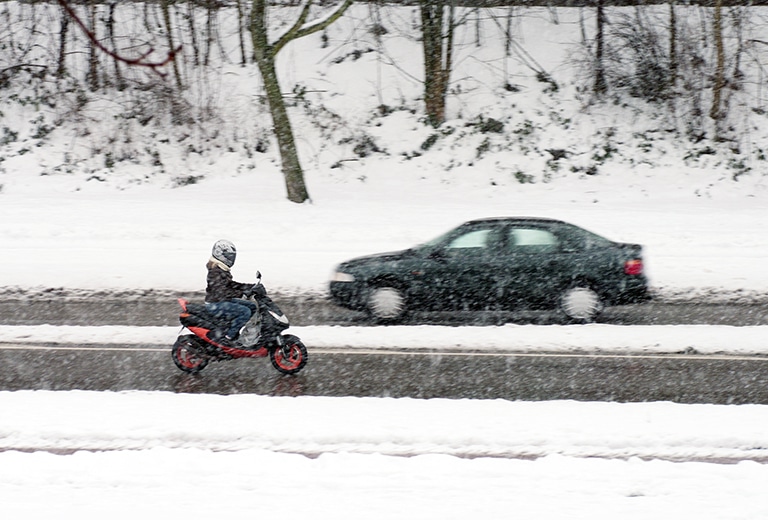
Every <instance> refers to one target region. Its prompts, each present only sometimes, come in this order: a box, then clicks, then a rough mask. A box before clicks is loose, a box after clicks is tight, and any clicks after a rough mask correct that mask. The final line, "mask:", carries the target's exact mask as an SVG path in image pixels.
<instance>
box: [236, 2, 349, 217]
mask: <svg viewBox="0 0 768 520" xmlns="http://www.w3.org/2000/svg"><path fill="white" fill-rule="evenodd" d="M352 1H353V0H344V2H343V3H342V4H341V5H339V6H338V7H337V8H336V9H335V10H334V11H333V12H332V13H331V14H330V15H329V16H326V17H324V18H321V19H319V20H317V21H315V22H313V23H308V22H307V19H308V18H309V14H310V8H311V7H312V4H313V0H307V1H306V3H305V4H304V6H303V8H302V9H301V13H300V14H299V16H298V18H297V19H296V21H295V22H294V24H293V25H292V26H291V27H290V28H289V29H288V30H287V31H286V32H285V33H283V35H282V36H280V37H279V38H277V40H275V41H274V42H272V43H270V41H269V35H268V29H269V27H268V22H267V8H268V2H267V0H253V4H252V6H251V17H250V28H251V39H252V41H253V54H254V58H255V60H256V64H257V65H258V67H259V72H260V73H261V78H262V80H263V81H264V90H265V91H266V93H267V103H268V104H269V112H270V114H271V115H272V123H273V126H274V131H275V136H276V137H277V145H278V148H279V151H280V160H281V161H282V168H283V177H284V178H285V187H286V189H287V191H288V200H290V201H291V202H296V203H302V202H305V201H306V200H308V199H309V193H308V192H307V186H306V183H305V182H304V172H303V170H302V168H301V163H300V161H299V154H298V151H297V150H296V140H295V138H294V134H293V128H292V127H291V120H290V118H289V117H288V111H287V110H286V107H285V101H284V100H283V94H282V91H281V90H280V82H279V81H278V77H277V70H276V69H275V58H276V56H277V53H278V52H280V50H281V49H282V48H283V47H285V46H286V44H288V43H289V42H291V41H293V40H296V39H298V38H302V37H304V36H308V35H310V34H313V33H316V32H318V31H322V30H323V29H325V28H326V27H328V26H329V25H331V24H332V23H333V22H335V21H336V20H338V19H339V18H340V17H341V16H342V15H343V14H344V12H345V11H346V10H347V8H348V7H349V6H350V5H352Z"/></svg>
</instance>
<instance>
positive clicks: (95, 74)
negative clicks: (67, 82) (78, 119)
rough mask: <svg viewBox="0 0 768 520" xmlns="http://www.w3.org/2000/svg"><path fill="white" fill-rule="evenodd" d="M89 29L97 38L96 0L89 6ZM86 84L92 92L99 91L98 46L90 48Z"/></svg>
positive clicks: (92, 0)
mask: <svg viewBox="0 0 768 520" xmlns="http://www.w3.org/2000/svg"><path fill="white" fill-rule="evenodd" d="M88 29H89V30H90V31H91V34H93V35H94V37H95V36H96V0H91V1H90V5H89V6H88ZM86 82H87V83H88V86H89V87H90V89H91V90H92V91H96V90H98V89H99V57H98V55H97V54H96V46H95V45H93V44H91V45H89V47H88V72H87V73H86Z"/></svg>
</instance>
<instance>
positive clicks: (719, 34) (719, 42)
mask: <svg viewBox="0 0 768 520" xmlns="http://www.w3.org/2000/svg"><path fill="white" fill-rule="evenodd" d="M712 33H713V34H712V36H713V38H714V40H715V78H714V85H713V86H712V108H711V109H710V111H709V117H711V118H712V120H713V121H714V123H715V139H719V138H720V130H721V126H722V125H721V123H720V122H721V120H722V119H723V117H724V114H723V112H722V109H721V104H722V95H723V89H724V87H725V49H724V47H723V2H722V0H715V12H714V18H713V20H712Z"/></svg>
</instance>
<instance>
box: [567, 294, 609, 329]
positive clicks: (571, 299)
mask: <svg viewBox="0 0 768 520" xmlns="http://www.w3.org/2000/svg"><path fill="white" fill-rule="evenodd" d="M603 308H604V307H603V302H602V301H601V300H600V295H598V294H597V293H596V292H595V291H594V290H592V289H590V288H589V287H586V286H577V287H571V288H570V289H568V290H566V291H565V292H564V293H563V295H562V296H561V298H560V310H561V311H562V312H563V314H565V315H566V316H567V317H568V318H569V319H571V320H573V321H576V322H579V323H589V322H592V321H594V320H595V318H597V316H598V315H599V314H600V313H601V312H603Z"/></svg>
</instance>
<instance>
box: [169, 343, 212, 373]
mask: <svg viewBox="0 0 768 520" xmlns="http://www.w3.org/2000/svg"><path fill="white" fill-rule="evenodd" d="M201 350H202V346H201V345H200V340H199V339H198V338H197V336H195V335H193V334H188V335H185V336H179V337H178V339H177V340H176V343H174V344H173V348H172V349H171V357H172V358H173V362H174V363H176V366H177V367H179V369H181V370H183V371H184V372H186V373H188V374H197V373H198V372H200V371H201V370H202V369H204V368H205V367H206V366H207V365H208V358H207V357H205V356H203V355H202V354H201Z"/></svg>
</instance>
